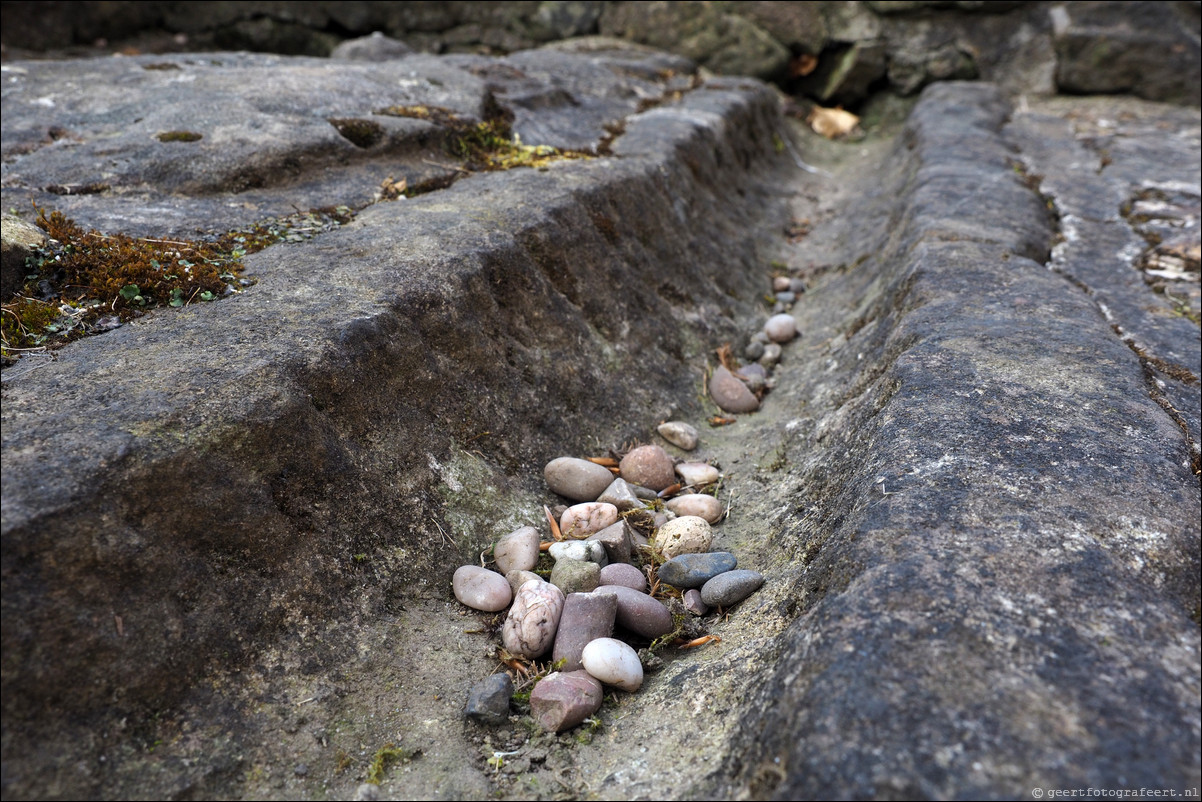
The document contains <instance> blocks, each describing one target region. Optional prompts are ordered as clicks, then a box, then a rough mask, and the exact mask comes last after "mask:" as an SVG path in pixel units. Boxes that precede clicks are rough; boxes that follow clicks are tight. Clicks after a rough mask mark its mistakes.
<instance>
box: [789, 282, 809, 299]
mask: <svg viewBox="0 0 1202 802" xmlns="http://www.w3.org/2000/svg"><path fill="white" fill-rule="evenodd" d="M789 291H790V292H793V293H796V294H798V295H801V294H802V293H803V292H805V291H806V283H805V282H804V281H802V280H801V279H799V278H791V279H789Z"/></svg>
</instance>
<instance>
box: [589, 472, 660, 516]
mask: <svg viewBox="0 0 1202 802" xmlns="http://www.w3.org/2000/svg"><path fill="white" fill-rule="evenodd" d="M648 492H652V491H648ZM653 495H654V493H653ZM597 501H603V502H605V503H606V504H612V505H614V506H615V507H617V508H618V512H626V510H635V509H638V508H640V507H642V506H643V502H641V501H639V497H638V495H637V494H636V493H635V492H634V488H632V487H631V486H630V485H629V484H628V483H627V482H626V480H625V479H623V478H621V477H618V478H617V479H614V480H613V482H611V483H610V485H609V487H607V488H605V492H604V493H602V494H601V495H599V496H597Z"/></svg>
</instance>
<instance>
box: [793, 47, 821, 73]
mask: <svg viewBox="0 0 1202 802" xmlns="http://www.w3.org/2000/svg"><path fill="white" fill-rule="evenodd" d="M816 69H818V57H817V56H812V55H810V54H809V53H799V54H797V55H796V56H794V57H793V59H792V60H791V61H790V62H789V77H790V78H804V77H805V76H807V75H809V74H810V73H812V72H813V71H814V70H816Z"/></svg>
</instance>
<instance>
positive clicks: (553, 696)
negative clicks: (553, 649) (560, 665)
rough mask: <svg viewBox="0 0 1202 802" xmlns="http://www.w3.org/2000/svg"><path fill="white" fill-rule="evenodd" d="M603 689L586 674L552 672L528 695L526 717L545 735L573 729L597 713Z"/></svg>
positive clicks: (593, 678)
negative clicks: (527, 714)
mask: <svg viewBox="0 0 1202 802" xmlns="http://www.w3.org/2000/svg"><path fill="white" fill-rule="evenodd" d="M604 699H605V689H604V688H603V687H602V686H601V682H600V681H599V680H598V679H596V678H595V677H593V676H592V675H591V674H589V673H588V672H587V671H567V672H559V671H556V672H555V673H553V674H548V675H547V676H545V677H543V678H542V679H541V680H540V681H539V683H538V684H537V685H535V686H534V690H533V691H531V692H530V715H532V716H533V717H534V720H535V721H537V722H538V725H539V726H540V727H542V728H543V729H544V730H546V731H547V732H563V731H564V730H569V729H571V728H572V727H575V726H576V725H577V724H580V723H581V722H583V721H584V720H585V719H586V718H588V717H589V716H591V715H592V714H593V713H596V712H597V711H598V710H600V709H601V702H602V701H603V700H604Z"/></svg>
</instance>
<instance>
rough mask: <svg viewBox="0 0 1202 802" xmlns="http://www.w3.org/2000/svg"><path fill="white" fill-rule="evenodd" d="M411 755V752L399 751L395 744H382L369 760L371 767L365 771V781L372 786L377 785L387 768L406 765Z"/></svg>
mask: <svg viewBox="0 0 1202 802" xmlns="http://www.w3.org/2000/svg"><path fill="white" fill-rule="evenodd" d="M413 755H414V753H413V752H411V751H409V750H408V749H400V748H398V747H397V745H396V744H391V743H388V744H384V745H383V746H382V747H380V748H379V749H378V750H377V751H376V754H375V755H374V756H373V757H372V759H371V765H370V766H369V767H368V769H367V781H368V782H369V783H371V784H372V785H379V784H380V781H381V780H383V779H384V773H385V772H386V771H387V770H388V767H389V766H391V765H392V764H394V763H398V762H399V763H407V762H409V760H411V759H412V758H413Z"/></svg>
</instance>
